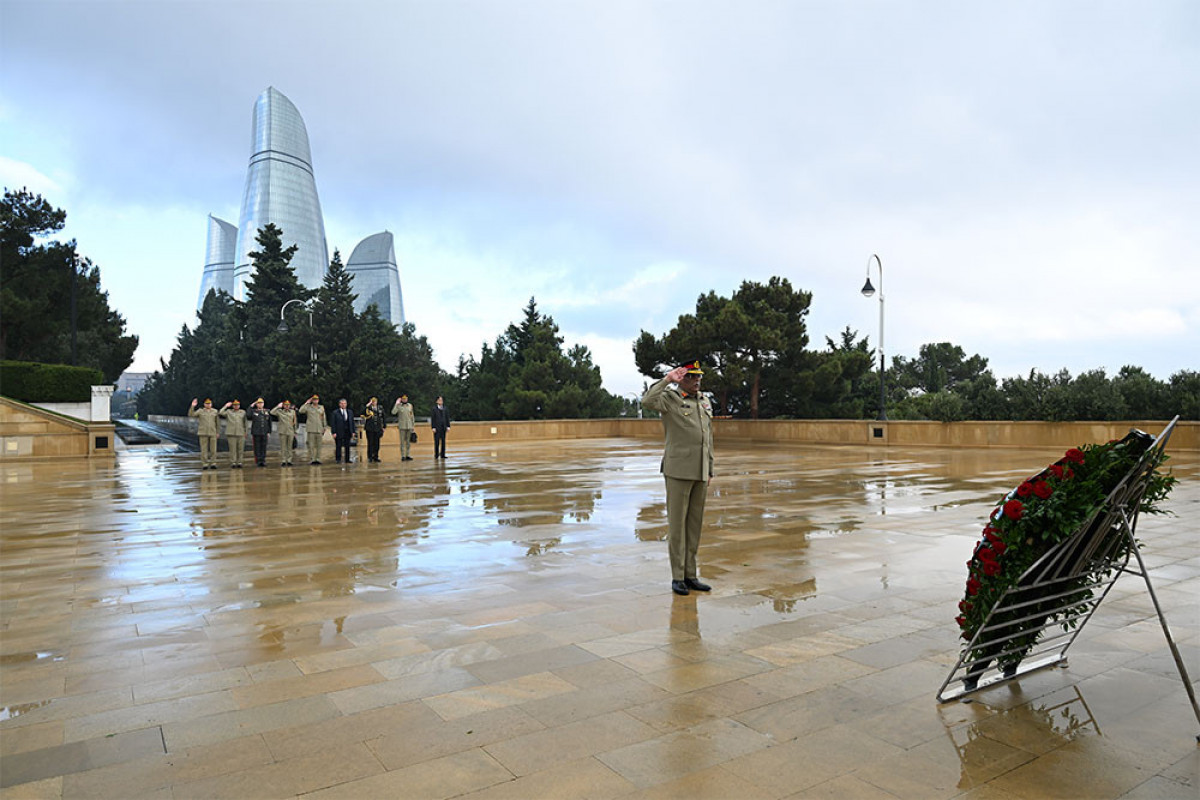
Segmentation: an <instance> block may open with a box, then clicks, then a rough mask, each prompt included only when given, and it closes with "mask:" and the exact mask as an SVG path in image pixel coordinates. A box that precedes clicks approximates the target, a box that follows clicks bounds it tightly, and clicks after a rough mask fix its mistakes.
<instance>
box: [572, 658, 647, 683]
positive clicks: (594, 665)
mask: <svg viewBox="0 0 1200 800" xmlns="http://www.w3.org/2000/svg"><path fill="white" fill-rule="evenodd" d="M551 671H552V672H553V673H554V674H555V675H557V676H558V677H560V678H562V679H563V680H565V681H570V682H571V683H573V684H575V685H576V686H578V687H580V688H582V689H587V688H590V687H593V686H604V685H606V684H612V683H623V682H625V681H627V680H630V679H631V678H636V677H637V672H636V671H634V670H632V669H630V668H629V667H626V666H623V665H622V664H618V663H617V662H616V661H612V660H610V659H607V658H601V659H594V660H591V661H587V662H585V663H583V664H576V665H573V666H566V667H559V668H557V669H554V670H551Z"/></svg>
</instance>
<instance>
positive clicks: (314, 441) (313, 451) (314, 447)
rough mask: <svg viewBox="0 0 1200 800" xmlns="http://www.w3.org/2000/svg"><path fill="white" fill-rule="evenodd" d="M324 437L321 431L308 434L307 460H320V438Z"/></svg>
mask: <svg viewBox="0 0 1200 800" xmlns="http://www.w3.org/2000/svg"><path fill="white" fill-rule="evenodd" d="M324 438H325V434H324V433H323V432H322V433H310V434H308V460H309V461H320V460H321V440H322V439H324Z"/></svg>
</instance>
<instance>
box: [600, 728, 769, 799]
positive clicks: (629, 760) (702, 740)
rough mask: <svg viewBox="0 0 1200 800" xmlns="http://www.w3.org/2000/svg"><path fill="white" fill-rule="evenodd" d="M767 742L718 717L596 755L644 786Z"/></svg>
mask: <svg viewBox="0 0 1200 800" xmlns="http://www.w3.org/2000/svg"><path fill="white" fill-rule="evenodd" d="M770 745H771V740H770V739H769V738H767V737H766V736H763V735H762V734H760V733H758V732H756V731H752V730H750V729H749V728H747V727H745V726H743V725H739V724H738V723H736V722H734V721H733V720H728V719H717V720H713V721H711V722H705V723H702V724H700V725H696V726H695V727H691V728H687V729H684V730H680V731H674V732H672V733H668V734H665V735H663V736H659V737H658V738H655V739H650V740H647V741H644V742H639V743H637V744H632V745H627V746H626V747H622V748H619V749H616V750H610V751H608V752H606V753H601V754H599V755H597V756H596V757H597V758H598V759H599V760H600V761H601V762H603V763H604V764H606V765H608V766H609V767H610V768H611V769H613V770H614V771H616V772H617V773H618V774H620V775H621V776H622V777H623V778H625V779H626V780H628V781H630V782H631V783H633V784H634V785H636V786H638V787H643V788H644V787H647V786H653V785H654V784H658V783H665V782H667V781H672V780H676V779H678V778H681V777H683V776H684V775H687V774H688V773H691V772H696V771H698V770H702V769H705V768H706V767H711V766H714V765H717V764H722V763H725V762H727V761H729V760H731V759H734V758H737V757H739V756H742V755H745V754H747V753H752V752H754V751H756V750H762V749H764V748H766V747H769V746H770Z"/></svg>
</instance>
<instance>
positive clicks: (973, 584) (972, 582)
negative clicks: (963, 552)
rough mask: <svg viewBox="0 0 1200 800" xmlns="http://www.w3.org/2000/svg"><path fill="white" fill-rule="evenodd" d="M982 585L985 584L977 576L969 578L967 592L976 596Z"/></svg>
mask: <svg viewBox="0 0 1200 800" xmlns="http://www.w3.org/2000/svg"><path fill="white" fill-rule="evenodd" d="M982 585H983V584H981V583H980V582H979V580H978V579H977V578H968V579H967V594H969V595H971V596H972V597H974V596H975V595H977V594H979V587H980V586H982Z"/></svg>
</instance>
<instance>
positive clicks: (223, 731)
mask: <svg viewBox="0 0 1200 800" xmlns="http://www.w3.org/2000/svg"><path fill="white" fill-rule="evenodd" d="M336 716H339V712H338V710H337V708H335V707H334V705H333V704H332V703H331V702H329V700H328V699H327V698H325V697H301V698H299V699H296V700H288V701H285V702H282V703H272V704H271V705H267V706H257V707H255V708H247V709H239V710H237V711H226V712H224V713H220V714H212V715H210V716H207V717H200V718H198V719H191V720H185V721H182V722H169V723H167V724H165V725H163V726H162V733H163V738H164V739H165V740H166V743H167V749H168V750H169V751H170V752H175V751H176V750H186V749H188V748H192V747H198V746H200V745H205V744H216V743H217V742H221V741H225V740H226V739H237V738H240V737H242V736H247V735H249V734H253V733H265V732H267V731H273V730H276V729H278V728H290V727H294V726H296V725H303V724H305V723H310V722H316V721H318V720H327V719H332V718H333V717H336Z"/></svg>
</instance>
